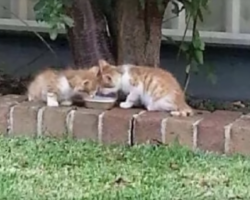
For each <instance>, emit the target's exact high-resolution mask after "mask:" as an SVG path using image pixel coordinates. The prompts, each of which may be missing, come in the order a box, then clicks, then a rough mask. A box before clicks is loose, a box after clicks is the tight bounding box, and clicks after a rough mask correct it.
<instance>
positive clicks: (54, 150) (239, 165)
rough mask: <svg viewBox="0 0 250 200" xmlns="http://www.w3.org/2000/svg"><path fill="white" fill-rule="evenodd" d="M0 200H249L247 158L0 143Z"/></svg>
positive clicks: (176, 150)
mask: <svg viewBox="0 0 250 200" xmlns="http://www.w3.org/2000/svg"><path fill="white" fill-rule="evenodd" d="M0 199H1V200H2V199H9V200H20V199H25V200H47V199H48V200H54V199H65V200H71V199H72V200H73V199H74V200H78V199H87V200H95V199H98V200H99V199H100V200H101V199H103V200H113V199H114V200H119V199H121V200H126V199H134V200H139V199H142V200H168V199H171V200H226V199H227V200H238V199H245V200H249V199H250V159H249V158H244V157H240V156H234V157H226V156H217V155H212V154H203V153H201V152H195V153H194V152H191V151H188V150H186V149H185V148H181V147H178V146H173V147H163V146H161V147H155V146H135V147H132V148H129V147H114V146H113V147H111V146H109V147H107V146H101V145H97V144H93V143H83V142H80V141H78V142H77V141H73V140H55V139H37V140H32V139H17V138H16V139H10V138H9V139H7V138H0Z"/></svg>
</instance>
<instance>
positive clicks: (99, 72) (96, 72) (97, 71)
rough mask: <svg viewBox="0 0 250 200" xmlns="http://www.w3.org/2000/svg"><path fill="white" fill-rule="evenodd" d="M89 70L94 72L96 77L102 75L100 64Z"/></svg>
mask: <svg viewBox="0 0 250 200" xmlns="http://www.w3.org/2000/svg"><path fill="white" fill-rule="evenodd" d="M89 71H90V72H92V73H94V74H95V76H96V77H98V76H100V75H101V68H100V67H98V66H94V67H91V68H90V69H89Z"/></svg>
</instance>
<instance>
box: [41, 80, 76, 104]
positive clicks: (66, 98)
mask: <svg viewBox="0 0 250 200" xmlns="http://www.w3.org/2000/svg"><path fill="white" fill-rule="evenodd" d="M57 88H58V89H59V91H60V93H59V95H58V96H56V95H55V94H53V93H49V92H47V90H46V91H43V94H42V96H46V101H47V106H50V107H55V106H56V107H58V106H59V102H60V104H61V105H64V106H70V105H72V101H71V97H72V96H73V94H74V92H73V89H72V88H71V87H70V85H69V82H68V80H67V78H66V77H65V76H60V77H59V78H58V84H57Z"/></svg>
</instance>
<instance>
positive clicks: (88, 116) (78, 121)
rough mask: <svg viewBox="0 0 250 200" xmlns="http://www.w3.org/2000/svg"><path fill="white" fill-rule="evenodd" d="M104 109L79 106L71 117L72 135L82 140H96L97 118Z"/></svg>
mask: <svg viewBox="0 0 250 200" xmlns="http://www.w3.org/2000/svg"><path fill="white" fill-rule="evenodd" d="M103 112H104V111H102V110H93V109H84V108H79V109H77V110H76V111H75V113H74V117H73V130H72V131H73V132H72V134H73V137H74V138H77V139H84V140H93V141H97V140H98V119H99V115H101V114H102V113H103Z"/></svg>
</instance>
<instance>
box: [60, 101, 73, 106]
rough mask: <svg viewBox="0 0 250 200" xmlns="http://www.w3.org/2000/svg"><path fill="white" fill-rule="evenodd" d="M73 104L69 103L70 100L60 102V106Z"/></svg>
mask: <svg viewBox="0 0 250 200" xmlns="http://www.w3.org/2000/svg"><path fill="white" fill-rule="evenodd" d="M72 104H73V103H72V101H70V100H65V101H62V102H61V105H62V106H71V105H72Z"/></svg>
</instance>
